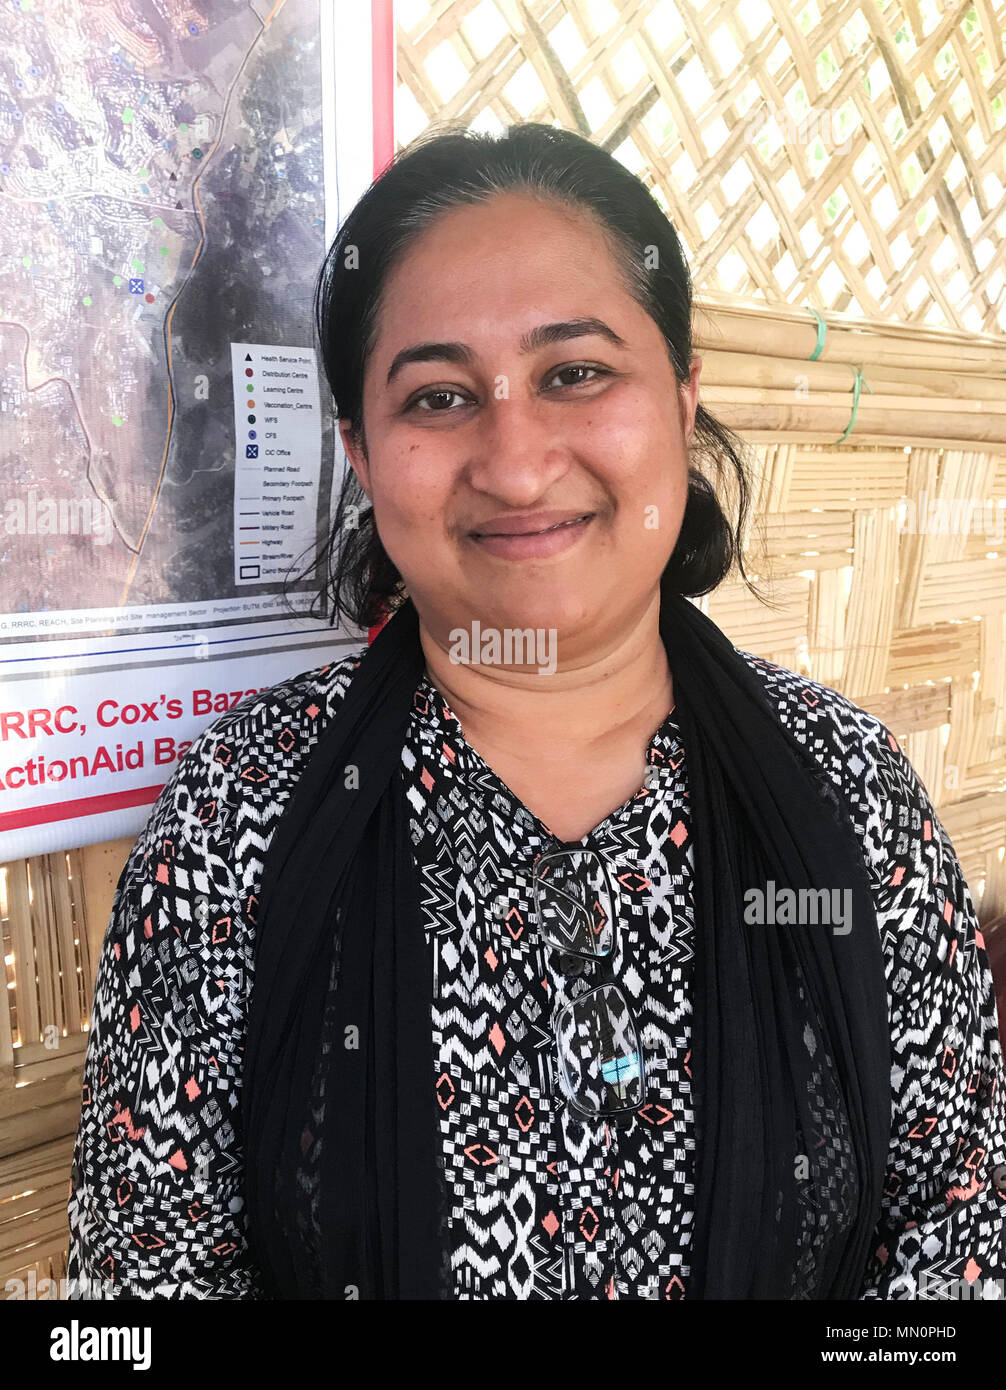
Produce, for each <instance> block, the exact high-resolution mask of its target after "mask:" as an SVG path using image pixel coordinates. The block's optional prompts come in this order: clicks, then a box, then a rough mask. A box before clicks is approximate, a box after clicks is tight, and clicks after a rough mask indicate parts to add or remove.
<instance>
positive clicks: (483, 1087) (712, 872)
mask: <svg viewBox="0 0 1006 1390" xmlns="http://www.w3.org/2000/svg"><path fill="white" fill-rule="evenodd" d="M690 318H691V287H690V282H689V276H688V271H687V268H686V265H685V263H684V260H683V257H682V253H681V248H680V246H679V244H678V240H677V237H676V234H675V232H674V229H673V227H672V225H671V224H670V222H669V221H668V220H667V219H666V217H665V216H664V214H663V213H662V212H661V210H660V208H659V207H658V205H657V204H656V202H655V201H654V200H653V198H652V197H651V196H650V194H649V193H648V191H647V190H646V189H645V187H644V186H643V185H642V184H641V183H640V182H639V181H638V180H637V179H636V178H635V177H634V176H633V175H631V174H630V173H628V172H627V171H626V170H625V169H624V168H623V167H622V166H621V165H620V164H619V163H618V162H617V161H616V160H614V159H613V158H611V157H610V156H609V155H607V154H606V153H604V152H603V151H602V150H600V149H598V148H597V147H596V146H594V145H593V144H591V143H590V142H588V141H585V140H583V139H581V138H579V137H577V136H574V135H572V134H569V133H566V132H563V131H559V130H554V129H551V128H549V127H545V126H539V125H525V126H517V127H514V128H512V129H511V130H510V131H509V132H507V134H506V135H505V136H503V137H502V138H500V139H494V138H490V137H487V136H474V135H471V134H468V133H465V132H460V133H455V132H451V131H448V132H445V133H440V134H435V135H433V136H430V137H427V138H425V139H423V140H421V141H420V142H418V143H417V144H416V145H414V146H413V147H411V148H410V149H409V150H408V151H406V152H404V153H403V154H401V155H399V157H398V158H397V160H396V161H395V163H394V164H393V165H392V166H391V167H390V168H389V169H388V170H387V171H386V172H385V173H384V174H383V175H382V177H381V178H380V179H379V180H377V181H376V183H375V184H374V185H373V186H372V188H371V189H370V190H369V192H368V193H367V194H366V195H365V196H364V197H363V199H361V201H360V203H359V204H358V205H357V206H356V207H355V208H354V209H353V211H352V212H351V213H350V215H349V217H348V218H347V219H346V221H345V222H344V224H343V226H342V228H341V229H340V232H339V235H338V237H337V239H336V242H335V243H334V245H333V247H332V248H331V251H330V253H329V256H328V258H327V261H326V266H325V272H324V274H323V276H322V279H321V281H320V282H319V298H318V323H319V331H320V336H321V343H322V349H323V356H324V363H325V370H326V374H327V376H328V380H329V383H330V386H331V389H332V393H333V396H334V398H335V402H336V405H337V407H338V411H339V416H340V431H341V434H342V438H343V442H344V445H345V448H346V452H347V455H348V458H349V460H350V463H351V464H352V471H351V472H350V473H349V474H348V482H347V487H346V490H345V491H344V494H343V497H342V500H341V505H340V508H339V513H338V518H337V524H336V527H335V529H334V531H333V535H332V538H331V542H330V545H329V547H327V549H326V552H325V559H326V562H327V561H328V559H329V558H330V557H332V558H333V560H334V569H333V597H334V600H335V604H336V606H337V608H338V610H339V611H340V612H341V613H342V615H343V616H344V617H347V618H349V619H350V620H351V621H353V622H354V623H359V624H368V623H376V622H377V621H378V620H379V619H380V618H381V616H382V614H384V613H385V612H386V610H387V609H391V610H393V612H392V616H391V617H390V619H389V620H388V621H387V622H386V623H385V624H384V626H383V627H382V628H381V631H380V633H379V634H378V636H377V637H376V640H375V641H374V642H373V644H372V645H371V646H370V647H369V648H368V649H366V651H365V652H363V653H360V652H354V653H353V654H351V655H348V656H345V657H343V658H342V659H336V660H334V661H333V662H331V663H330V664H328V665H326V666H323V667H321V668H320V669H318V670H314V671H309V672H305V673H303V674H301V675H298V676H295V677H293V678H292V679H290V680H287V681H284V682H282V683H280V684H279V685H276V686H274V687H272V688H271V689H269V690H267V691H264V692H262V693H260V694H259V695H256V696H252V697H249V698H247V699H246V700H245V701H244V702H243V703H242V704H241V705H240V706H239V707H238V708H236V709H235V710H233V711H232V712H230V713H229V714H227V715H225V716H223V717H221V718H220V719H217V720H216V721H215V722H214V723H213V724H212V725H211V726H210V727H209V728H208V729H207V730H206V731H205V732H204V734H203V735H202V736H201V737H200V738H199V739H198V740H197V741H196V742H195V744H194V745H193V747H192V748H191V749H190V751H189V752H188V754H187V755H186V756H185V758H184V759H183V760H182V762H181V764H180V766H179V768H178V769H177V771H176V773H175V775H174V777H173V778H172V780H171V782H170V783H169V785H168V786H167V787H166V788H165V790H164V792H163V793H162V795H161V797H160V799H159V801H158V803H157V805H156V807H155V808H154V811H153V813H152V815H151V818H150V820H149V822H148V825H147V827H146V829H145V831H144V832H143V834H142V835H141V837H140V839H139V840H138V842H137V845H136V848H135V849H134V850H133V853H132V854H131V856H130V859H129V862H128V863H127V865H126V868H125V870H124V872H123V876H122V879H121V881H120V883H119V888H118V892H117V895H116V900H115V904H114V910H113V915H112V921H111V924H110V927H109V931H108V935H107V937H106V941H105V946H104V950H103V953H102V957H101V962H100V969H99V975H98V980H97V985H96V994H95V1006H94V1012H93V1026H92V1034H91V1038H90V1040H89V1048H88V1054H87V1061H86V1068H85V1086H84V1107H83V1111H82V1116H81V1125H80V1132H79V1135H78V1139H77V1146H76V1152H75V1156H74V1173H73V1182H74V1191H73V1194H72V1196H71V1200H70V1206H69V1212H70V1221H71V1228H72V1236H73V1240H72V1245H71V1259H70V1269H69V1274H70V1278H71V1279H80V1280H83V1279H89V1280H91V1281H93V1284H92V1285H91V1287H90V1289H89V1292H90V1295H91V1296H94V1297H109V1298H114V1297H117V1296H122V1295H123V1294H127V1295H131V1296H134V1297H136V1296H139V1297H145V1296H149V1295H150V1292H151V1291H152V1290H157V1291H159V1292H160V1293H161V1294H166V1295H167V1296H169V1297H223V1298H252V1297H280V1298H301V1297H317V1296H321V1297H325V1298H357V1297H363V1298H472V1299H496V1298H519V1299H525V1298H536V1299H537V1298H545V1299H548V1298H567V1299H569V1298H609V1299H616V1298H624V1299H638V1298H667V1299H678V1298H731V1297H739V1298H816V1299H830V1298H895V1297H906V1296H908V1297H911V1296H916V1295H917V1293H918V1291H919V1288H920V1285H921V1284H923V1283H926V1282H927V1281H928V1283H927V1288H928V1289H929V1294H928V1296H932V1292H931V1291H932V1277H931V1276H932V1275H933V1272H934V1271H935V1272H936V1273H937V1274H938V1275H939V1277H940V1278H941V1279H943V1280H945V1281H949V1280H953V1279H964V1280H967V1281H969V1282H973V1281H974V1280H975V1279H976V1278H978V1277H979V1276H980V1277H982V1278H983V1279H992V1278H995V1277H997V1276H1001V1274H1002V1272H1003V1270H1002V1253H1001V1248H1002V1230H1003V1207H1004V1202H1006V1190H1004V1189H1006V1181H1004V1180H1003V1179H1004V1176H1006V1169H1004V1168H1003V1164H1004V1162H1006V1125H1004V1111H1003V1086H1002V1084H1001V1083H1002V1054H1001V1051H1000V1046H999V1042H998V1038H997V1036H996V1027H995V1012H994V1001H993V995H992V984H991V979H990V975H989V970H988V963H987V959H986V956H985V953H984V946H983V942H982V939H981V936H980V934H979V933H978V931H977V926H976V921H975V913H974V907H973V904H972V900H971V898H970V896H969V893H968V888H967V886H966V884H965V881H964V879H963V876H962V874H961V870H960V866H959V864H958V862H957V859H956V857H955V855H954V851H953V848H952V846H951V844H950V841H949V840H948V838H947V836H946V832H945V831H944V830H943V828H942V827H941V825H940V822H939V820H938V819H937V817H936V815H935V814H934V812H933V808H932V806H931V804H930V802H929V799H928V797H927V795H926V793H925V790H924V789H923V787H922V786H921V784H920V782H919V780H918V778H917V776H916V775H915V773H914V771H913V769H912V767H911V766H910V764H909V763H908V762H907V760H906V759H905V757H904V755H903V753H902V752H901V750H900V749H899V747H898V745H897V743H896V741H895V739H894V738H893V737H892V735H891V734H890V733H889V731H888V730H887V729H886V728H885V727H884V725H883V724H882V723H880V721H879V720H877V719H875V718H873V717H872V716H871V715H869V714H867V713H865V712H864V711H863V710H861V709H859V708H857V707H856V706H855V705H854V704H853V703H852V702H851V701H849V700H847V699H845V698H844V697H843V696H841V695H839V694H837V693H836V692H835V691H833V690H829V689H828V688H827V687H825V686H822V685H821V684H819V683H818V682H815V681H812V680H806V679H804V678H803V677H801V676H799V675H798V674H796V673H794V672H792V671H789V670H786V669H785V668H782V667H780V666H776V665H772V664H771V663H769V662H766V661H763V660H760V659H759V658H758V657H756V656H753V655H751V654H750V653H747V652H738V651H737V650H736V649H735V648H734V647H733V646H732V645H731V644H730V643H729V642H728V641H727V640H726V638H725V637H724V636H723V634H722V633H720V632H719V629H718V628H716V626H715V625H714V624H713V623H712V622H711V621H710V620H709V619H708V618H706V617H704V616H703V615H702V614H701V612H699V610H698V609H697V607H696V606H695V605H694V604H692V603H689V602H688V601H687V600H688V597H690V596H691V597H694V596H697V595H699V594H702V593H707V592H709V591H710V590H711V589H712V588H714V587H715V586H716V584H718V583H719V582H720V581H721V580H722V579H723V578H724V577H725V575H726V574H727V573H728V572H729V571H730V569H731V567H732V565H733V563H734V561H735V560H736V561H737V562H738V563H739V565H740V570H741V573H742V574H743V563H742V562H741V561H740V557H739V555H738V553H737V551H738V541H737V538H738V536H739V535H740V533H741V529H742V526H743V521H744V516H745V511H746V507H747V502H748V484H747V478H746V474H745V469H744V466H743V464H742V462H741V458H740V455H739V453H738V450H737V447H736V444H735V439H734V437H733V436H731V435H730V434H729V432H728V431H726V430H725V429H724V428H723V427H722V426H720V425H719V424H718V423H717V422H716V421H715V420H714V419H712V417H710V416H709V415H708V414H707V412H706V411H705V410H704V409H703V407H702V406H701V405H700V404H699V402H698V381H699V372H700V366H701V363H700V359H698V358H693V356H692V352H691V329H690ZM737 442H738V443H739V441H737ZM700 448H701V450H702V452H703V453H704V454H705V455H706V456H707V457H709V458H710V459H711V462H712V464H713V465H714V467H715V468H716V469H717V470H718V472H717V476H719V477H720V480H721V482H723V484H724V487H723V491H724V492H725V491H726V488H727V486H728V485H729V486H730V487H731V488H732V490H733V491H734V493H735V494H736V502H737V516H738V520H737V523H736V528H735V529H732V528H731V526H730V524H729V523H728V521H727V519H726V516H725V514H724V512H723V510H722V508H721V505H720V502H719V501H718V500H717V497H716V494H715V491H714V489H713V487H712V486H711V484H710V483H709V481H707V479H706V478H705V477H704V476H703V474H702V473H701V472H700V471H699V470H698V468H697V467H696V466H694V464H693V462H692V457H693V456H697V454H698V452H699V450H700ZM725 465H726V466H725ZM487 635H488V639H489V641H488V644H486V638H487ZM526 635H530V636H531V637H532V638H533V639H534V645H533V646H525V647H523V648H521V647H520V646H517V647H516V649H515V648H514V647H513V646H512V645H511V646H510V647H509V648H508V646H507V642H508V640H510V641H511V642H512V640H513V639H514V638H515V636H526ZM494 641H495V642H496V643H497V645H496V646H494V645H493V643H494Z"/></svg>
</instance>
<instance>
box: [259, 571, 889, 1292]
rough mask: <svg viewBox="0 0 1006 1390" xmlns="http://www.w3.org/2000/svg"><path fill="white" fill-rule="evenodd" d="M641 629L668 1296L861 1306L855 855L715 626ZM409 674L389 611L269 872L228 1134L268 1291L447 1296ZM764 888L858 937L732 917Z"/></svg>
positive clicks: (867, 1126)
mask: <svg viewBox="0 0 1006 1390" xmlns="http://www.w3.org/2000/svg"><path fill="white" fill-rule="evenodd" d="M660 632H661V637H662V639H663V641H664V643H665V646H666V649H667V656H668V662H669V664H670V669H671V673H672V677H673V681H674V694H675V712H676V715H677V718H678V722H679V726H680V728H681V735H682V741H683V745H684V751H685V758H686V766H687V771H688V779H689V787H690V796H689V800H690V807H691V817H692V827H693V829H692V843H693V846H694V854H695V861H694V869H695V888H694V912H695V919H694V935H695V944H696V959H695V969H694V983H693V987H692V1011H693V1043H692V1053H691V1063H690V1071H691V1077H692V1091H693V1100H694V1106H695V1115H696V1177H695V1220H694V1225H693V1235H692V1247H691V1251H690V1273H689V1278H688V1280H687V1283H686V1297H688V1298H706V1299H714V1298H784V1299H789V1298H849V1299H851V1298H856V1297H857V1295H858V1292H859V1290H860V1287H861V1284H862V1282H863V1279H864V1277H865V1272H866V1266H867V1262H868V1258H869V1253H870V1241H871V1237H872V1235H873V1233H874V1229H875V1226H876V1223H877V1220H878V1218H879V1210H880V1198H881V1182H882V1180H883V1175H884V1171H885V1160H886V1154H887V1144H888V1138H889V1129H890V1030H889V1026H888V1016H887V996H886V989H885V982H884V970H883V960H882V954H881V947H880V941H879V934H878V928H877V921H876V916H875V911H874V905H873V900H872V896H871V893H870V889H869V884H868V880H867V877H866V872H865V868H864V864H863V857H862V851H861V849H860V847H859V844H858V842H857V840H856V837H855V833H854V831H853V829H852V827H851V825H850V823H849V821H848V818H847V816H845V815H844V814H843V812H842V807H841V805H840V802H839V798H838V796H837V794H836V793H835V792H834V790H833V789H832V788H831V784H830V782H829V781H828V779H827V777H826V775H825V774H824V772H823V770H822V769H821V768H820V767H819V766H818V765H817V764H816V763H814V762H813V761H812V760H811V758H810V756H809V754H808V753H807V752H806V751H805V750H804V748H803V747H802V745H800V744H799V743H797V742H796V740H795V739H794V738H793V736H792V735H791V734H789V733H788V732H787V730H786V729H785V727H784V726H783V724H782V723H781V722H780V718H779V716H778V714H776V713H775V711H774V710H773V709H772V708H771V707H770V705H769V702H768V700H767V698H766V694H765V691H764V688H763V686H762V685H761V684H760V679H759V677H758V676H757V675H756V673H754V672H753V671H751V669H750V668H749V666H748V665H747V663H746V661H745V660H744V658H743V657H741V656H740V655H739V653H738V652H737V651H736V650H735V648H734V647H733V645H732V644H731V643H730V642H729V641H728V640H727V638H726V637H725V636H724V634H723V633H722V632H721V631H720V629H719V628H718V627H717V626H716V624H715V623H714V622H713V621H712V620H711V619H710V618H708V617H706V616H705V615H704V614H703V613H702V612H701V611H700V610H699V609H698V608H697V607H696V606H695V605H694V604H693V603H691V602H689V601H687V600H686V599H683V598H681V597H680V596H679V595H676V594H670V593H663V595H662V600H661V613H660ZM424 669H425V660H424V655H423V651H422V647H421V644H420V640H419V619H418V614H417V613H416V609H415V607H414V605H413V604H412V601H411V600H407V601H406V602H405V603H404V605H403V606H402V607H401V608H399V609H398V610H397V611H396V612H395V614H394V615H393V616H392V618H391V619H390V620H389V621H388V622H387V623H386V624H385V625H384V627H383V628H382V629H381V631H380V632H379V633H378V635H377V637H376V639H375V640H374V642H373V643H372V644H371V645H370V646H369V647H368V648H367V649H366V651H365V652H364V653H363V654H362V658H361V663H360V665H359V667H358V668H357V669H356V670H355V671H354V673H353V678H352V680H351V683H350V685H349V689H348V691H347V693H346V696H345V699H344V702H343V704H342V706H341V708H340V709H339V710H338V711H337V713H336V715H335V717H334V718H333V719H332V721H331V722H330V723H329V725H328V726H327V727H326V728H325V729H324V731H323V733H322V735H321V738H320V740H319V742H318V744H317V746H316V747H315V748H314V750H313V751H312V754H311V757H310V759H309V761H308V764H307V766H306V768H305V770H304V772H303V774H302V776H301V777H300V780H299V782H298V784H297V786H296V787H295V789H294V791H293V793H292V794H291V797H290V800H289V802H288V804H287V807H286V808H285V810H284V812H283V814H282V815H281V817H280V819H279V822H278V824H277V826H276V829H275V832H274V835H273V838H272V841H271V843H270V845H269V848H268V851H267V854H266V859H265V864H264V868H263V875H262V884H261V891H260V894H259V904H258V909H257V913H256V919H257V920H256V941H255V965H254V987H253V991H252V996H251V1003H250V1009H249V1019H248V1036H247V1042H246V1048H245V1061H244V1076H243V1090H242V1121H243V1127H244V1142H245V1169H244V1176H245V1194H246V1202H247V1223H248V1239H249V1246H250V1252H251V1254H252V1256H253V1258H254V1260H255V1261H256V1263H257V1265H258V1268H259V1270H260V1272H261V1277H262V1280H263V1283H264V1288H265V1291H266V1293H267V1295H268V1296H270V1297H275V1298H338V1299H345V1298H355V1297H359V1298H423V1299H427V1298H428V1299H434V1298H438V1297H449V1291H448V1290H447V1289H446V1287H445V1285H444V1283H443V1282H442V1281H443V1278H444V1274H443V1271H444V1269H445V1267H446V1266H445V1264H444V1261H445V1252H444V1251H443V1250H442V1249H441V1248H440V1237H439V1225H438V1212H439V1210H440V1208H441V1203H442V1195H443V1189H442V1181H441V1179H440V1176H439V1173H438V1168H437V1158H438V1154H439V1144H440V1140H439V1130H438V1126H437V1121H436V1109H435V1097H434V1089H433V1087H434V1078H435V1071H434V1055H433V1042H432V1027H431V1009H432V968H431V961H430V956H429V954H428V948H427V946H426V941H425V936H424V932H423V927H422V923H421V919H420V915H419V907H418V883H417V875H416V871H415V866H414V863H413V858H412V837H411V834H410V823H409V822H410V812H409V807H408V804H407V802H406V798H405V784H404V780H403V777H402V776H401V775H400V768H401V755H402V746H403V743H404V740H405V737H406V728H407V723H408V719H409V716H410V712H411V709H412V700H413V695H414V693H415V689H416V686H417V684H418V682H419V679H420V677H421V675H422V674H423V671H424ZM354 769H356V771H355V773H354ZM769 880H771V881H772V883H773V884H774V885H775V892H776V896H777V898H778V894H779V890H780V889H782V888H792V889H795V890H800V889H815V888H818V889H820V888H823V889H828V890H839V892H844V890H850V891H851V894H852V898H851V901H852V904H853V911H852V914H851V918H852V920H851V929H849V923H848V922H845V923H844V924H843V927H842V930H840V931H836V929H835V927H834V926H833V925H807V924H804V925H787V924H780V923H776V924H774V925H768V924H761V925H755V924H752V923H749V922H747V921H745V916H746V907H745V904H746V902H747V899H746V898H745V893H746V890H748V889H749V888H752V887H760V888H762V889H763V890H766V887H767V884H768V881H769ZM837 901H839V902H843V903H846V902H848V901H849V899H848V898H846V897H842V898H840V899H838V900H837ZM842 931H844V932H845V934H842Z"/></svg>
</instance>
